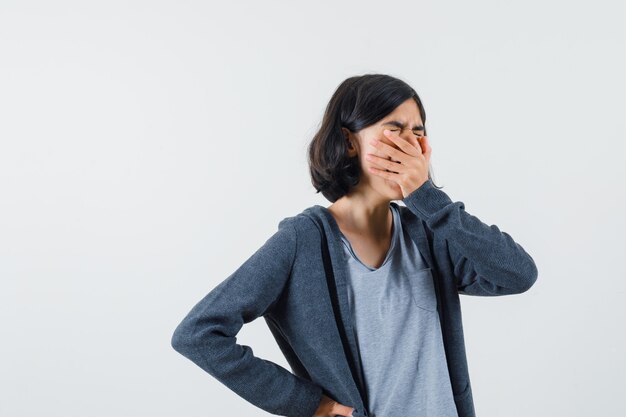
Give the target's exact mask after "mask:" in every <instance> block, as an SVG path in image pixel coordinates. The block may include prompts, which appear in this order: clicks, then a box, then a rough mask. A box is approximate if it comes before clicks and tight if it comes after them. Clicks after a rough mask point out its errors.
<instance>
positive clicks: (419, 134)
mask: <svg viewBox="0 0 626 417" xmlns="http://www.w3.org/2000/svg"><path fill="white" fill-rule="evenodd" d="M389 130H391V131H392V132H397V131H399V130H400V129H389ZM413 134H414V135H415V136H417V137H418V138H419V137H422V132H413Z"/></svg>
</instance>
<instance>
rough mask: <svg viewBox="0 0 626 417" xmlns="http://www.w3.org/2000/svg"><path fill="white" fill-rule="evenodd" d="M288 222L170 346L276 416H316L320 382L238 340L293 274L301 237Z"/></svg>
mask: <svg viewBox="0 0 626 417" xmlns="http://www.w3.org/2000/svg"><path fill="white" fill-rule="evenodd" d="M285 221H286V219H284V220H282V221H281V222H280V224H279V226H278V229H279V230H278V231H277V232H276V233H275V234H274V235H273V236H271V237H270V238H269V239H268V240H267V241H266V242H265V243H264V244H263V246H262V247H261V248H259V249H258V250H257V251H256V252H255V253H254V254H252V255H251V256H250V258H248V259H247V260H246V261H245V262H244V263H243V264H242V265H241V266H240V267H239V268H237V270H235V271H234V272H233V273H232V274H231V275H230V276H228V277H227V278H226V279H225V280H224V281H222V282H221V283H220V284H218V285H217V286H216V287H215V288H213V290H211V291H210V292H209V293H208V294H207V295H205V296H204V297H203V298H202V299H201V300H200V301H199V302H198V303H197V304H196V305H195V306H194V307H193V308H192V309H191V311H190V312H189V313H188V314H187V316H186V317H185V318H184V319H183V320H182V322H181V323H180V324H179V325H178V326H177V327H176V329H175V330H174V333H173V335H172V339H171V345H172V347H173V348H174V349H175V350H176V351H178V352H179V353H181V354H182V355H184V356H185V357H187V358H188V359H190V360H191V361H193V362H194V363H196V365H198V366H199V367H201V368H202V369H204V370H205V371H206V372H208V373H209V374H210V375H212V376H213V377H215V378H216V379H217V380H218V381H220V382H221V383H222V384H224V385H226V386H227V387H228V388H229V389H231V390H232V391H234V392H235V393H236V394H237V395H239V396H240V397H242V398H244V399H245V400H247V401H248V402H250V403H251V404H253V405H255V406H257V407H259V408H261V409H263V410H265V411H267V412H269V413H271V414H276V415H283V416H290V417H311V416H312V415H313V414H314V413H315V411H316V410H317V407H318V405H319V402H320V400H321V397H322V392H323V390H322V387H321V386H319V385H317V384H315V383H313V382H312V381H309V380H307V379H304V378H302V377H299V376H297V375H294V374H293V373H291V372H290V371H288V370H287V369H285V368H284V367H282V366H280V365H278V364H276V363H274V362H271V361H269V360H266V359H263V358H260V357H257V356H254V354H253V351H252V348H251V347H250V346H247V345H240V344H237V343H236V340H237V337H236V335H237V333H238V332H239V330H240V329H241V327H242V326H243V324H244V323H248V322H251V321H252V320H254V319H256V318H257V317H259V316H262V315H264V314H265V313H266V312H267V311H268V310H269V309H270V308H271V306H272V305H273V304H274V303H275V302H276V300H277V299H278V297H279V295H280V293H281V291H282V289H283V288H284V287H285V284H286V282H287V280H288V278H289V276H290V274H291V267H292V265H293V261H294V258H295V254H296V244H297V239H296V237H297V236H296V230H295V227H294V226H293V224H292V223H287V224H285V223H284V222H285Z"/></svg>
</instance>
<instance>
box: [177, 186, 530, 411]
mask: <svg viewBox="0 0 626 417" xmlns="http://www.w3.org/2000/svg"><path fill="white" fill-rule="evenodd" d="M402 201H403V202H404V203H405V204H406V207H404V206H399V205H397V203H395V202H391V203H390V204H392V205H394V204H395V205H396V206H397V208H398V209H399V211H400V217H401V218H402V226H403V228H404V229H405V231H406V234H407V235H408V236H410V237H411V239H412V240H413V241H414V242H415V243H416V244H417V246H418V248H419V252H420V254H421V255H422V256H423V257H424V262H425V263H426V265H428V267H429V268H431V273H432V276H433V282H434V283H435V291H436V293H437V312H438V314H439V320H440V323H441V332H442V334H443V343H444V346H445V348H446V359H447V366H448V373H449V375H450V383H451V384H452V392H453V393H454V402H455V404H456V407H457V411H458V414H459V417H475V416H476V412H475V410H474V402H473V396H472V385H471V381H470V375H469V369H468V364H467V357H466V354H465V342H464V338H463V321H462V315H461V303H460V300H459V295H460V294H464V295H466V296H483V297H496V296H506V295H512V294H521V293H523V292H525V291H527V290H528V289H530V288H531V287H532V286H533V284H534V283H535V281H536V280H537V276H538V270H537V266H536V265H535V262H534V260H533V258H532V257H531V256H530V255H529V254H528V252H526V251H525V250H524V248H523V247H522V246H521V245H520V244H519V243H517V242H515V241H514V240H513V238H512V237H511V235H509V234H508V233H506V232H504V231H501V230H500V228H499V227H498V226H496V225H489V224H488V223H484V222H482V221H481V220H480V219H478V218H477V217H476V216H473V215H472V214H470V213H469V212H467V211H465V205H464V203H463V202H461V201H452V200H451V199H450V197H449V196H448V195H447V194H446V193H445V192H444V191H443V190H441V189H438V188H436V187H435V185H434V184H433V183H432V181H430V180H428V181H426V182H425V183H424V184H422V185H421V186H420V187H418V188H416V189H415V190H414V191H412V192H411V193H409V194H408V195H407V196H406V197H405V198H404V199H403V200H402ZM257 203H258V202H256V201H250V209H251V210H253V209H254V206H255V204H257ZM339 233H340V231H339V227H338V225H337V223H336V221H335V220H334V218H333V216H332V215H331V213H330V212H329V210H328V209H327V208H326V207H323V206H320V205H315V206H312V207H308V208H306V209H304V210H303V211H302V212H301V213H298V214H296V215H294V216H290V217H285V218H284V219H283V220H281V221H280V222H279V223H278V230H276V231H275V232H274V234H272V235H271V236H270V237H269V238H268V239H267V240H266V241H265V242H264V243H263V244H262V245H260V247H259V248H258V249H257V250H256V251H255V252H254V253H253V254H251V255H250V256H249V257H248V259H246V260H245V261H244V262H243V263H242V264H241V265H240V266H239V267H238V268H236V269H235V270H234V271H233V272H232V273H231V274H230V275H229V276H227V277H226V278H224V279H222V281H221V282H220V283H219V284H218V285H217V286H214V287H213V288H211V289H210V290H209V291H207V293H206V294H205V295H204V296H203V297H202V298H201V299H200V300H199V301H198V302H196V304H195V305H194V306H193V307H192V308H191V310H189V312H188V313H187V314H186V315H185V316H184V318H183V319H182V320H181V322H180V323H179V324H178V325H177V326H176V328H175V330H174V332H173V334H172V338H171V345H172V347H173V348H174V349H175V350H176V351H177V352H179V353H180V354H182V355H183V356H185V357H187V358H188V359H189V360H191V361H192V362H193V363H195V364H196V365H197V366H198V367H200V368H202V370H204V371H206V372H207V373H208V374H210V375H211V376H213V377H214V378H215V379H217V380H218V381H219V382H221V383H222V384H224V385H225V386H226V387H228V388H229V389H231V390H232V391H233V392H235V393H236V394H237V395H239V396H240V397H241V398H243V399H245V400H246V401H248V402H250V403H251V404H254V405H255V406H256V407H258V408H261V409H263V410H265V411H267V412H268V413H271V414H277V415H282V416H287V417H311V416H312V415H313V414H314V413H315V410H316V409H317V407H318V406H319V403H320V400H321V397H322V394H325V395H327V396H328V397H330V398H332V399H334V400H336V401H337V402H339V403H341V404H345V405H348V406H351V407H353V408H354V412H353V415H354V417H369V412H368V410H367V407H366V405H365V404H367V399H366V397H367V393H366V392H365V391H364V390H363V388H362V386H361V385H360V382H359V381H361V380H362V378H361V377H360V375H359V366H358V365H357V359H356V358H357V353H356V344H355V340H354V333H353V329H352V328H353V326H352V320H351V318H350V314H349V306H348V302H347V284H346V275H347V270H346V269H347V266H346V256H345V253H344V251H343V244H342V242H341V239H340V236H339ZM184 280H185V278H184V277H181V283H183V284H184ZM259 317H263V318H264V319H265V321H266V323H267V325H268V327H269V329H270V331H271V332H272V335H273V337H274V338H275V339H276V343H277V344H278V346H279V347H280V349H281V351H282V353H283V354H284V355H285V358H286V360H287V362H288V363H289V366H290V368H291V371H289V370H288V369H286V368H285V367H283V366H280V365H279V364H277V363H275V362H272V361H270V360H267V359H265V358H262V357H259V356H256V355H254V352H253V350H252V349H253V348H252V347H251V346H247V345H244V344H240V343H237V333H238V332H239V330H240V329H241V327H242V326H243V325H244V324H245V323H249V322H250V321H252V320H255V319H257V318H259ZM494 337H495V336H494ZM518 359H520V358H518V357H516V356H511V358H510V360H512V361H515V360H518ZM521 359H523V358H521ZM516 395H518V397H519V399H520V401H522V400H523V399H524V395H523V393H517V394H516ZM214 402H215V398H213V399H211V398H207V399H206V408H207V410H209V411H210V410H211V407H212V406H213V404H214ZM385 417H387V416H385ZM391 417H395V416H391Z"/></svg>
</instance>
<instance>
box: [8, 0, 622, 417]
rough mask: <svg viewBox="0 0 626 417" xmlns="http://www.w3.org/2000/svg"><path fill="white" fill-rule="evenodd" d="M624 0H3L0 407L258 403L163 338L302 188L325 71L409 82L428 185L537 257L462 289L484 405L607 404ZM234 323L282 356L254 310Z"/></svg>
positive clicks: (326, 84)
mask: <svg viewBox="0 0 626 417" xmlns="http://www.w3.org/2000/svg"><path fill="white" fill-rule="evenodd" d="M625 15H626V9H625V6H624V3H623V2H619V1H612V2H611V1H607V0H601V1H594V2H580V1H578V2H576V1H574V2H572V1H545V0H542V1H538V0H532V1H517V2H502V1H486V0H478V1H473V2H467V1H456V2H442V1H437V2H435V1H429V2H424V1H421V2H420V1H417V2H416V1H410V2H409V1H405V2H394V1H386V2H364V1H362V0H361V1H350V2H337V1H333V2H330V1H316V2H306V3H304V2H287V1H263V2H260V1H246V2H207V1H194V2H191V1H180V0H179V1H167V2H165V1H154V0H153V1H143V2H140V1H106V2H104V1H103V2H79V1H76V2H67V1H56V2H44V1H41V2H29V1H8V0H2V2H1V3H0V279H1V281H0V285H1V288H0V309H1V310H0V329H1V330H2V337H1V341H2V342H1V343H0V358H1V359H0V361H1V367H0V414H1V415H2V416H7V417H22V416H43V415H45V416H64V417H68V416H81V417H82V416H85V415H88V416H94V417H99V416H151V417H156V416H178V415H180V416H183V415H184V416H213V415H233V416H235V415H237V416H241V415H245V416H265V415H268V414H267V413H266V412H264V411H263V410H261V409H258V408H256V407H254V406H253V405H251V404H250V403H248V402H246V401H245V400H243V399H241V398H240V397H238V396H237V395H236V394H234V393H233V392H232V391H230V390H229V389H228V388H226V387H225V386H223V385H221V384H220V383H219V382H217V381H216V380H215V379H213V378H212V377H211V376H210V375H208V374H206V373H205V372H204V371H203V370H202V369H200V368H199V367H197V366H196V365H195V364H194V363H192V362H191V361H189V360H187V359H186V358H185V357H183V356H181V355H180V354H178V353H177V352H176V351H174V350H173V349H172V347H171V346H170V337H171V334H172V332H173V330H174V328H175V327H176V325H177V324H178V323H179V322H180V320H181V319H182V318H183V317H184V315H186V313H187V312H188V311H189V309H191V307H192V306H193V305H194V304H195V303H196V302H197V301H198V300H199V299H200V298H202V296H204V294H206V293H207V292H208V291H209V290H210V289H212V288H213V287H214V286H215V285H217V284H218V283H219V282H220V281H222V280H223V279H224V278H226V277H227V276H228V275H229V274H230V273H231V272H232V271H234V270H235V268H237V267H238V266H239V265H240V264H241V263H242V262H243V261H244V260H246V259H247V258H248V257H249V256H250V255H251V254H252V253H253V252H254V251H255V250H256V249H257V248H258V247H259V246H260V245H261V244H262V243H263V242H265V240H266V239H267V238H268V237H269V236H270V235H271V234H273V233H274V232H275V230H276V228H277V224H278V222H279V221H280V220H281V219H282V218H284V217H286V216H292V215H295V214H297V213H299V212H300V211H302V210H303V209H304V208H306V207H309V206H311V205H313V204H321V205H324V206H328V205H329V204H330V203H329V202H328V201H327V200H325V199H324V198H323V196H322V195H321V194H315V190H314V188H313V187H312V185H311V183H310V180H309V174H308V166H307V161H306V146H307V145H308V142H309V141H310V139H311V138H312V136H313V134H314V132H315V129H316V127H317V126H318V124H319V122H320V120H321V116H322V114H323V110H324V108H325V106H326V103H327V102H328V100H329V98H330V96H331V95H332V93H333V92H334V90H335V88H336V87H337V86H338V85H339V83H340V82H341V81H343V80H344V79H345V78H347V77H349V76H352V75H360V74H364V73H369V72H381V73H387V74H390V75H393V76H396V77H399V78H401V79H403V80H405V81H407V82H408V83H409V84H411V85H412V86H413V87H414V88H415V89H416V90H417V92H418V94H419V95H420V97H421V99H422V101H423V103H424V106H425V108H426V114H427V118H426V125H427V127H428V133H429V138H430V143H431V145H432V147H433V155H432V158H431V163H432V167H433V172H434V179H435V183H436V184H438V185H443V186H444V188H443V190H444V191H445V192H446V193H447V194H448V195H449V196H450V197H451V198H452V200H454V201H463V202H464V203H465V208H466V211H467V212H469V213H471V214H473V215H475V216H477V217H479V218H480V219H481V220H482V221H483V222H485V223H487V224H496V225H498V226H499V227H500V228H501V230H503V231H506V232H507V233H509V234H511V235H512V236H513V237H514V238H515V240H516V241H517V242H518V243H520V244H521V245H522V246H523V247H524V248H525V249H526V250H527V251H528V252H529V253H530V254H531V255H532V256H533V258H534V259H535V261H536V263H537V266H538V269H539V278H538V281H537V283H536V284H535V286H534V287H533V288H532V289H531V290H530V291H528V292H527V293H524V294H522V295H515V296H504V297H494V298H490V297H471V296H462V308H463V318H464V326H465V327H464V329H465V337H466V347H467V354H468V361H469V369H470V376H471V381H472V388H473V392H474V402H475V407H476V411H477V414H478V416H479V417H490V416H493V417H500V416H503V415H506V416H508V417H515V416H556V415H558V416H590V415H602V416H604V415H606V416H612V415H619V414H620V413H623V410H624V403H623V399H622V396H623V394H624V391H625V388H626V382H625V381H626V380H625V379H624V375H625V374H626V360H625V359H624V351H625V349H626V332H624V319H625V318H626V307H625V304H624V295H625V290H626V276H625V275H626V274H625V272H624V270H625V269H624V259H625V258H624V256H625V255H624V252H625V249H626V245H625V244H624V236H625V235H626V227H625V221H624V215H625V213H626V168H625V164H624V151H625V150H626V146H625V145H624V140H625V139H626V137H625V133H624V132H625V131H626V123H625V120H626V117H625V114H624V112H625V110H626V108H625V106H624V97H625V94H626V88H625V82H624V74H625V73H626V64H625V61H624V60H625V53H624V52H625V51H624V45H625V43H626V42H625V41H626V29H625V26H624V25H623V22H624V17H625ZM238 343H242V344H248V345H250V346H252V347H253V349H254V353H255V355H257V356H260V357H263V358H266V359H269V360H272V361H274V362H276V363H279V364H281V365H282V366H285V367H287V368H288V365H287V362H286V360H285V359H284V358H283V356H282V355H281V353H280V351H279V349H278V347H277V345H276V344H275V341H274V340H273V338H272V337H271V334H270V332H269V330H268V329H267V327H266V325H265V323H264V321H263V320H262V319H258V320H256V321H254V322H252V323H250V324H248V325H246V326H244V328H243V329H242V331H241V332H240V334H239V336H238Z"/></svg>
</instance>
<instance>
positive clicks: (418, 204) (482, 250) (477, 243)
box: [402, 179, 538, 296]
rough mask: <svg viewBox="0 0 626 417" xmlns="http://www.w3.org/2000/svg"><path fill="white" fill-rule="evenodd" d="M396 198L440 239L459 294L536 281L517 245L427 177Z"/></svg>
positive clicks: (524, 286) (505, 290) (517, 288)
mask: <svg viewBox="0 0 626 417" xmlns="http://www.w3.org/2000/svg"><path fill="white" fill-rule="evenodd" d="M402 201H403V202H404V203H405V205H406V206H407V207H408V208H409V210H411V212H413V213H414V214H415V215H417V216H418V217H420V218H421V219H422V220H424V222H425V223H426V225H427V226H428V228H429V229H430V230H432V232H433V235H434V239H444V240H445V244H444V245H443V247H445V248H447V252H448V253H447V254H445V255H447V256H448V257H449V259H450V261H451V262H452V266H453V270H454V278H455V280H456V286H457V290H458V292H459V294H466V295H478V296H499V295H508V294H519V293H522V292H524V291H527V290H528V289H529V288H530V287H532V285H533V284H534V283H535V281H536V280H537V275H538V272H537V266H536V265H535V262H534V260H533V258H532V257H531V256H530V255H529V254H528V253H527V252H526V251H525V250H524V249H523V248H522V246H521V245H519V244H518V243H516V242H515V241H514V240H513V238H512V237H511V236H510V235H509V234H508V233H506V232H503V231H501V230H500V229H499V228H498V226H496V225H491V226H489V225H487V224H485V223H483V222H481V221H480V220H479V219H478V218H477V217H476V216H473V215H471V214H469V213H468V212H466V211H465V205H464V204H463V202H461V201H456V202H452V200H451V199H450V197H449V196H448V195H447V194H446V193H445V192H444V191H442V190H440V189H438V188H436V187H435V185H434V184H433V182H432V180H431V179H428V180H427V181H426V182H425V183H424V184H422V185H421V186H420V187H418V188H417V189H416V190H414V191H413V192H411V193H410V194H409V195H407V196H406V197H405V198H404V199H403V200H402ZM437 255H439V256H441V255H440V254H435V256H437Z"/></svg>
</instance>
